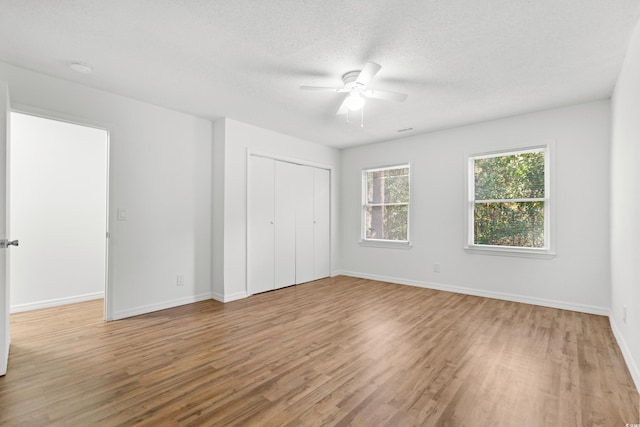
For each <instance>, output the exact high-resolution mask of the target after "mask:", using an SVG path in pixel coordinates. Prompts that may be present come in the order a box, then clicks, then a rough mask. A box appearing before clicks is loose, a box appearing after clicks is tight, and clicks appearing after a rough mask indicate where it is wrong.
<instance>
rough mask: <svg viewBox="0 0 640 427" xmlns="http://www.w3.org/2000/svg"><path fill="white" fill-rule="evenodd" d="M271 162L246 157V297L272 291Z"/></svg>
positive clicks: (272, 167)
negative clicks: (247, 196)
mask: <svg viewBox="0 0 640 427" xmlns="http://www.w3.org/2000/svg"><path fill="white" fill-rule="evenodd" d="M274 165H275V161H274V160H273V159H267V158H265V157H257V156H250V157H249V198H248V206H247V207H248V209H247V223H248V230H247V233H248V239H247V243H248V248H247V265H248V268H247V283H248V285H249V286H248V287H249V293H251V294H255V293H258V292H264V291H270V290H272V289H274V254H273V245H274V224H273V222H274V221H273V214H274V188H273V176H274Z"/></svg>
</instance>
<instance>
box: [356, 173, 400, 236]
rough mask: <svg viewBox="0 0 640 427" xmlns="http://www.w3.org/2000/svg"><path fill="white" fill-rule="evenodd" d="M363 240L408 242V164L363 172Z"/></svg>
mask: <svg viewBox="0 0 640 427" xmlns="http://www.w3.org/2000/svg"><path fill="white" fill-rule="evenodd" d="M362 182H363V190H362V195H363V197H362V199H363V209H362V210H363V213H362V228H363V230H362V240H363V241H371V242H375V241H378V242H400V243H408V242H409V165H408V164H407V165H399V166H392V167H387V168H378V169H367V170H365V171H363V172H362Z"/></svg>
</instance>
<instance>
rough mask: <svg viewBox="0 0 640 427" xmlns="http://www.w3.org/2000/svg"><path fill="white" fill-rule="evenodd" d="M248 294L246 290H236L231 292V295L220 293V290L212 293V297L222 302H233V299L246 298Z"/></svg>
mask: <svg viewBox="0 0 640 427" xmlns="http://www.w3.org/2000/svg"><path fill="white" fill-rule="evenodd" d="M247 296H248V295H247V292H246V291H243V292H236V293H234V294H229V295H222V294H221V293H218V292H212V293H211V298H213V299H214V300H216V301H220V302H231V301H235V300H239V299H243V298H246V297H247Z"/></svg>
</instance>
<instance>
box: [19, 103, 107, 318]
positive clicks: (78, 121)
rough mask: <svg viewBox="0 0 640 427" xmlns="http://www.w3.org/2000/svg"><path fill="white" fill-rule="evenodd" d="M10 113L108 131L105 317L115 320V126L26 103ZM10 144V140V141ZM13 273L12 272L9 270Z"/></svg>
mask: <svg viewBox="0 0 640 427" xmlns="http://www.w3.org/2000/svg"><path fill="white" fill-rule="evenodd" d="M9 112H10V113H20V114H27V115H30V116H35V117H40V118H43V119H50V120H56V121H59V122H65V123H70V124H74V125H79V126H85V127H90V128H95V129H100V130H104V131H105V132H107V147H106V148H107V152H106V162H107V164H106V165H105V167H106V174H107V179H106V184H107V188H106V189H105V190H106V195H107V200H106V212H105V213H106V224H105V229H106V230H105V233H106V235H105V260H104V262H105V269H104V270H105V279H104V309H103V317H104V320H105V321H111V320H113V284H112V282H111V281H112V277H113V266H112V263H111V262H110V260H112V259H114V258H113V253H112V251H113V245H112V244H111V229H112V219H111V215H110V214H109V212H110V202H111V200H112V199H114V194H113V193H114V191H113V189H114V186H113V185H111V178H112V177H113V176H115V173H114V170H113V162H111V140H112V138H113V130H114V126H113V125H112V124H110V123H106V122H102V121H98V120H94V119H90V118H87V117H81V116H76V115H72V114H67V113H62V112H59V111H54V110H49V109H44V108H40V107H33V106H30V105H25V104H13V103H12V104H11V107H10V110H9ZM9 144H10V141H9ZM8 162H9V167H10V166H11V159H10V158H9V159H8ZM9 274H11V272H9Z"/></svg>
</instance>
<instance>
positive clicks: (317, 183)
mask: <svg viewBox="0 0 640 427" xmlns="http://www.w3.org/2000/svg"><path fill="white" fill-rule="evenodd" d="M330 194H331V179H330V173H329V171H328V170H327V169H318V168H314V169H313V196H314V200H313V245H314V248H313V262H314V269H313V278H314V280H317V279H322V278H323V277H329V276H330V275H331V237H330V236H331V233H330V230H331V223H330V219H331V202H330V201H331V197H330Z"/></svg>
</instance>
